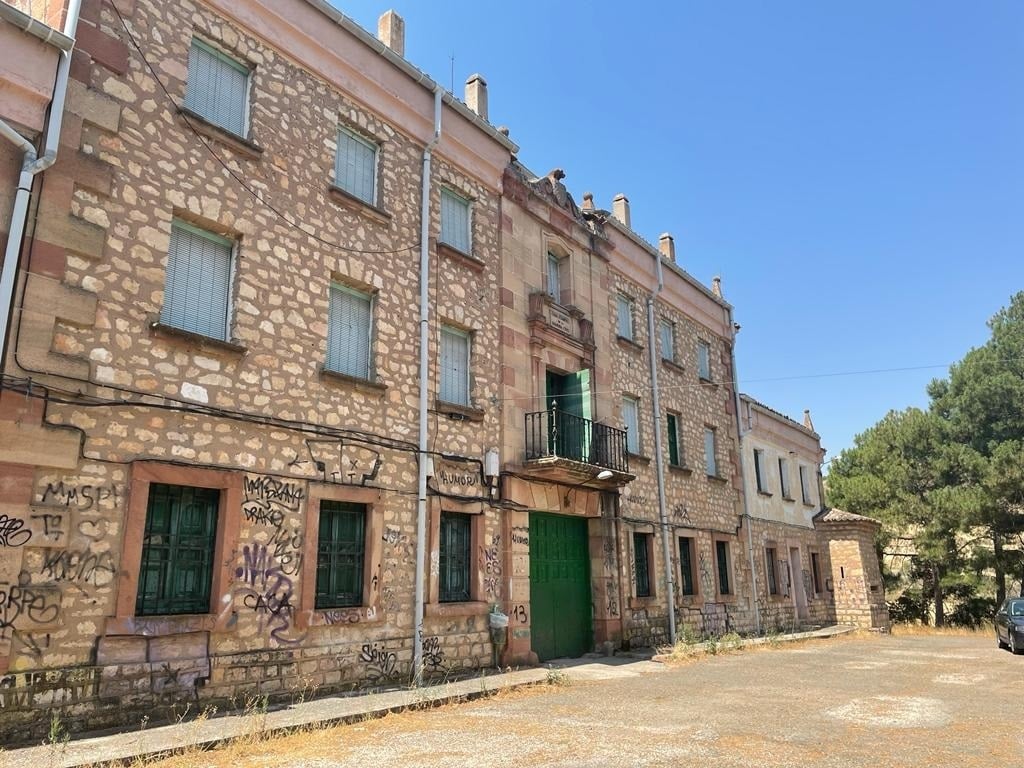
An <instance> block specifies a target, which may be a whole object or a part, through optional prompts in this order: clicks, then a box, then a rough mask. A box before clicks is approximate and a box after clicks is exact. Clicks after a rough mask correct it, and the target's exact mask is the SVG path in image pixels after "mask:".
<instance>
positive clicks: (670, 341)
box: [660, 320, 676, 362]
mask: <svg viewBox="0 0 1024 768" xmlns="http://www.w3.org/2000/svg"><path fill="white" fill-rule="evenodd" d="M660 332H661V359H662V360H668V361H669V362H672V361H674V360H675V359H676V329H675V326H673V325H672V323H670V322H669V321H668V320H662V321H661V326H660Z"/></svg>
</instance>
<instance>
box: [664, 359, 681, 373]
mask: <svg viewBox="0 0 1024 768" xmlns="http://www.w3.org/2000/svg"><path fill="white" fill-rule="evenodd" d="M661 364H662V366H663V367H665V368H667V369H668V370H670V371H673V372H675V373H686V369H685V368H684V367H683V366H681V365H680V364H679V363H677V362H676V361H675V360H668V359H666V358H664V357H663V358H661Z"/></svg>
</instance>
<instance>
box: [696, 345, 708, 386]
mask: <svg viewBox="0 0 1024 768" xmlns="http://www.w3.org/2000/svg"><path fill="white" fill-rule="evenodd" d="M697 375H698V376H700V378H702V379H704V380H705V381H711V347H709V346H708V344H707V343H706V342H703V341H698V342H697Z"/></svg>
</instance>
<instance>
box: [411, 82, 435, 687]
mask: <svg viewBox="0 0 1024 768" xmlns="http://www.w3.org/2000/svg"><path fill="white" fill-rule="evenodd" d="M441 95H442V90H441V86H439V85H438V86H435V87H434V135H433V136H432V137H431V139H430V141H428V142H427V146H426V147H424V149H423V188H422V191H421V195H422V198H421V201H420V382H419V383H420V392H419V394H420V397H419V417H420V425H419V454H418V457H417V458H418V464H419V472H418V483H417V486H418V489H417V496H416V583H415V599H414V608H413V635H412V637H413V640H412V682H413V685H420V684H421V683H422V682H423V610H424V600H423V591H424V589H423V585H424V580H425V575H426V574H425V572H424V571H425V569H426V560H427V548H426V538H427V459H428V455H427V391H428V386H429V384H430V356H429V343H430V161H431V156H432V155H433V152H434V147H435V146H437V142H438V140H439V139H440V138H441Z"/></svg>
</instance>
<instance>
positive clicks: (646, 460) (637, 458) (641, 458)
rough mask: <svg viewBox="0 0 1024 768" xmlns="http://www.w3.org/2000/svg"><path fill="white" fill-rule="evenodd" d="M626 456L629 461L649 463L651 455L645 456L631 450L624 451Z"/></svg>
mask: <svg viewBox="0 0 1024 768" xmlns="http://www.w3.org/2000/svg"><path fill="white" fill-rule="evenodd" d="M626 457H627V458H628V459H629V460H630V461H639V462H640V463H641V464H650V463H651V457H650V456H645V455H644V454H642V453H633V452H632V451H627V452H626Z"/></svg>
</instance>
